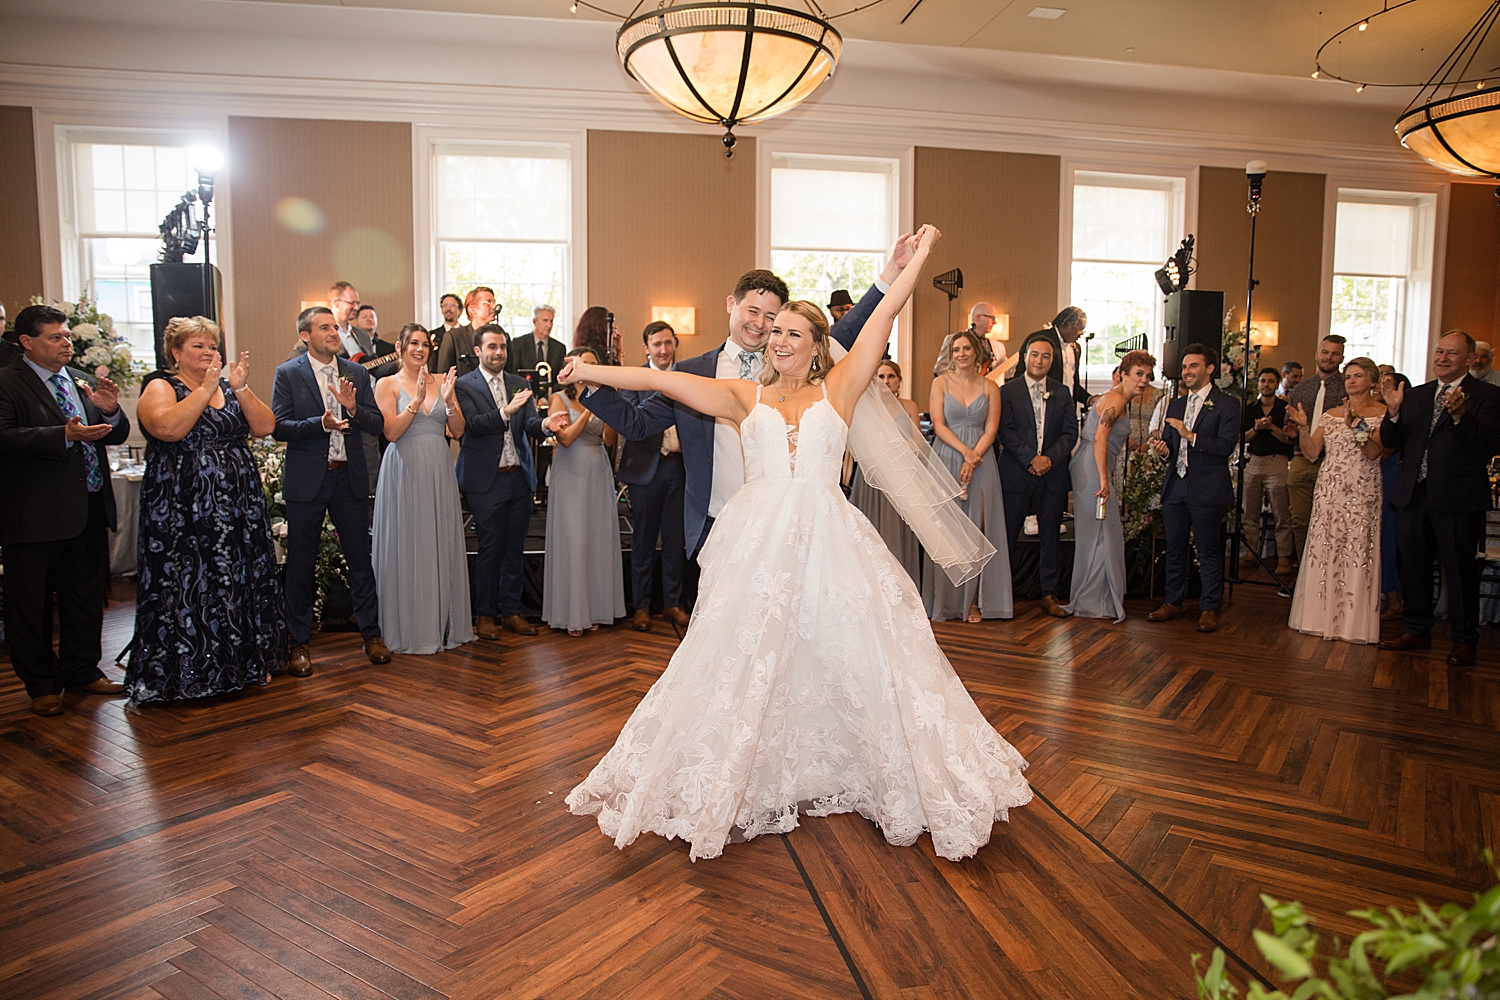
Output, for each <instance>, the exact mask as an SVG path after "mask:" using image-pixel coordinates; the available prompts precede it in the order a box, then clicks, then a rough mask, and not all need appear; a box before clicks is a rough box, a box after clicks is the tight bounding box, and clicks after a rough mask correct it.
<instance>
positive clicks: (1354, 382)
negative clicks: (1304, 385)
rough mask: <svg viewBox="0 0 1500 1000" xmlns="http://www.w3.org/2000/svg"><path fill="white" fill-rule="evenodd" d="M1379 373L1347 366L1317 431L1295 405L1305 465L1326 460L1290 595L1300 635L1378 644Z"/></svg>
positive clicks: (1370, 366)
mask: <svg viewBox="0 0 1500 1000" xmlns="http://www.w3.org/2000/svg"><path fill="white" fill-rule="evenodd" d="M1379 382H1380V370H1379V369H1378V368H1377V367H1376V366H1375V362H1374V361H1371V360H1370V359H1369V358H1355V359H1354V360H1353V361H1350V362H1349V363H1347V364H1346V365H1344V388H1345V390H1347V391H1348V393H1349V398H1348V399H1347V400H1345V402H1344V405H1342V406H1338V407H1335V408H1334V409H1331V410H1326V411H1324V413H1323V415H1322V416H1321V417H1320V418H1319V419H1318V421H1317V423H1316V425H1315V426H1309V424H1310V421H1309V419H1308V416H1307V411H1305V410H1304V409H1303V408H1302V407H1301V406H1300V405H1298V406H1294V407H1291V408H1290V409H1289V410H1288V411H1287V416H1288V417H1289V418H1290V419H1291V420H1292V421H1293V422H1294V423H1295V424H1296V425H1297V428H1298V436H1299V437H1300V438H1301V440H1302V454H1303V455H1305V456H1306V457H1307V459H1308V461H1313V462H1315V461H1317V459H1318V456H1319V455H1320V454H1321V455H1324V458H1323V465H1322V468H1321V469H1320V470H1319V472H1318V485H1317V488H1316V489H1315V490H1314V492H1313V505H1312V518H1311V520H1310V521H1309V522H1308V526H1307V544H1306V545H1305V546H1304V547H1303V550H1302V566H1301V568H1300V569H1299V570H1298V573H1297V589H1296V591H1295V593H1293V595H1292V614H1291V619H1290V624H1291V626H1292V628H1294V629H1296V630H1297V631H1299V632H1307V633H1309V634H1311V635H1321V636H1322V637H1323V638H1325V639H1343V640H1346V641H1348V642H1379V641H1380V516H1381V512H1382V508H1383V507H1384V505H1385V504H1384V498H1383V492H1382V484H1381V477H1380V458H1381V444H1380V422H1381V419H1382V418H1383V417H1384V416H1385V410H1386V408H1385V404H1384V403H1383V402H1381V400H1380V398H1379V396H1378V395H1377V393H1378V392H1379Z"/></svg>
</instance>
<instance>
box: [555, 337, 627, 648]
mask: <svg viewBox="0 0 1500 1000" xmlns="http://www.w3.org/2000/svg"><path fill="white" fill-rule="evenodd" d="M568 357H570V358H578V357H581V358H582V359H583V361H584V363H585V364H591V365H592V364H597V363H598V362H597V361H595V360H594V358H595V355H594V352H593V351H592V350H589V349H588V348H581V347H575V348H574V349H573V350H571V351H569V352H568ZM576 392H577V387H576V386H568V387H567V388H566V389H564V390H563V391H562V392H558V393H554V394H553V396H552V401H551V402H550V403H549V404H548V406H547V413H548V429H549V430H552V431H553V432H554V433H555V434H556V435H557V444H558V447H557V449H556V450H554V451H553V453H552V470H551V472H550V473H549V476H550V478H549V479H548V481H547V561H546V565H545V569H544V572H543V579H542V620H543V621H545V622H546V623H547V624H548V625H550V626H552V627H553V628H556V629H567V631H568V634H569V635H582V634H583V633H584V630H585V629H592V628H597V627H599V626H600V625H609V624H612V623H613V622H614V621H615V619H617V618H624V617H625V575H624V573H625V570H624V566H625V564H624V562H623V561H622V560H621V558H620V511H619V504H618V502H617V501H616V499H615V495H616V494H615V474H614V469H612V468H611V467H610V462H609V451H608V449H609V448H611V447H613V446H614V442H615V432H614V431H613V430H611V429H610V428H609V427H607V426H605V423H604V421H602V420H600V419H599V418H598V417H596V416H594V415H593V414H592V413H590V412H589V411H588V410H586V409H584V408H583V406H582V405H581V404H579V403H578V402H577V400H576V398H575V397H574V395H573V394H574V393H576Z"/></svg>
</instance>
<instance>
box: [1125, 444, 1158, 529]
mask: <svg viewBox="0 0 1500 1000" xmlns="http://www.w3.org/2000/svg"><path fill="white" fill-rule="evenodd" d="M1166 477H1167V460H1166V459H1165V458H1162V457H1161V456H1159V455H1157V454H1156V453H1155V452H1153V451H1133V452H1131V453H1130V461H1129V464H1128V466H1127V468H1126V470H1125V482H1124V485H1123V487H1122V488H1121V490H1120V527H1121V529H1122V531H1123V533H1124V535H1125V544H1126V545H1129V544H1131V543H1132V542H1135V541H1136V540H1137V539H1140V540H1143V541H1145V542H1147V543H1148V544H1149V542H1150V540H1151V537H1152V535H1154V534H1156V532H1157V529H1159V528H1160V527H1161V526H1162V515H1161V489H1162V484H1163V483H1164V482H1165V481H1166Z"/></svg>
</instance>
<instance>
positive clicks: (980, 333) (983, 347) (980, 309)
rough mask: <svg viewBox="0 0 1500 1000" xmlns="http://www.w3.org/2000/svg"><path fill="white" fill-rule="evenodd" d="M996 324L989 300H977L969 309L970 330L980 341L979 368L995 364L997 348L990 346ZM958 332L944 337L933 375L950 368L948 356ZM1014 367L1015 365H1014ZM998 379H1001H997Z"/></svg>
mask: <svg viewBox="0 0 1500 1000" xmlns="http://www.w3.org/2000/svg"><path fill="white" fill-rule="evenodd" d="M994 326H995V307H994V306H992V305H990V304H989V303H988V302H976V303H974V308H972V309H970V310H969V332H970V333H972V334H974V336H975V338H976V339H977V340H978V341H979V344H980V348H979V368H980V370H981V371H987V370H989V369H991V368H993V367H994V365H995V349H994V348H993V347H992V346H990V340H989V333H990V330H992V329H993V328H994ZM955 336H957V334H953V333H950V334H948V336H946V337H944V338H943V346H942V348H941V349H940V350H939V351H938V357H937V363H936V364H934V365H933V366H932V377H933V378H937V377H938V376H939V375H942V374H943V373H945V372H946V371H947V370H948V358H949V356H950V355H951V354H952V353H953V338H954V337H955ZM1012 367H1014V365H1012ZM996 381H999V379H997V380H996Z"/></svg>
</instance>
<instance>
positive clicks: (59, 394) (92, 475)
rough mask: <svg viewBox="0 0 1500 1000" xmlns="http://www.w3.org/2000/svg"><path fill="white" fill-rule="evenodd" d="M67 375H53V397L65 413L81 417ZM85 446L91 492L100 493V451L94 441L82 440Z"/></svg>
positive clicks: (102, 478) (102, 475)
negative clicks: (71, 393)
mask: <svg viewBox="0 0 1500 1000" xmlns="http://www.w3.org/2000/svg"><path fill="white" fill-rule="evenodd" d="M67 378H68V377H67V376H66V375H64V374H63V373H62V372H58V373H57V374H56V375H53V376H52V379H51V382H52V397H53V398H54V399H56V400H57V405H58V406H60V407H62V411H63V413H65V414H67V416H68V417H69V418H72V417H81V416H83V414H81V413H79V412H78V408H77V407H76V406H74V405H73V399H72V397H70V396H69V395H68V391H67V388H66V386H67V384H68V383H67ZM78 443H79V445H81V446H82V448H83V468H84V470H85V471H86V472H87V473H88V476H87V482H88V487H89V492H90V493H98V492H99V491H100V490H102V489H103V488H104V473H103V472H102V471H100V469H99V452H98V450H96V449H95V448H94V442H92V441H80V442H78Z"/></svg>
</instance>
